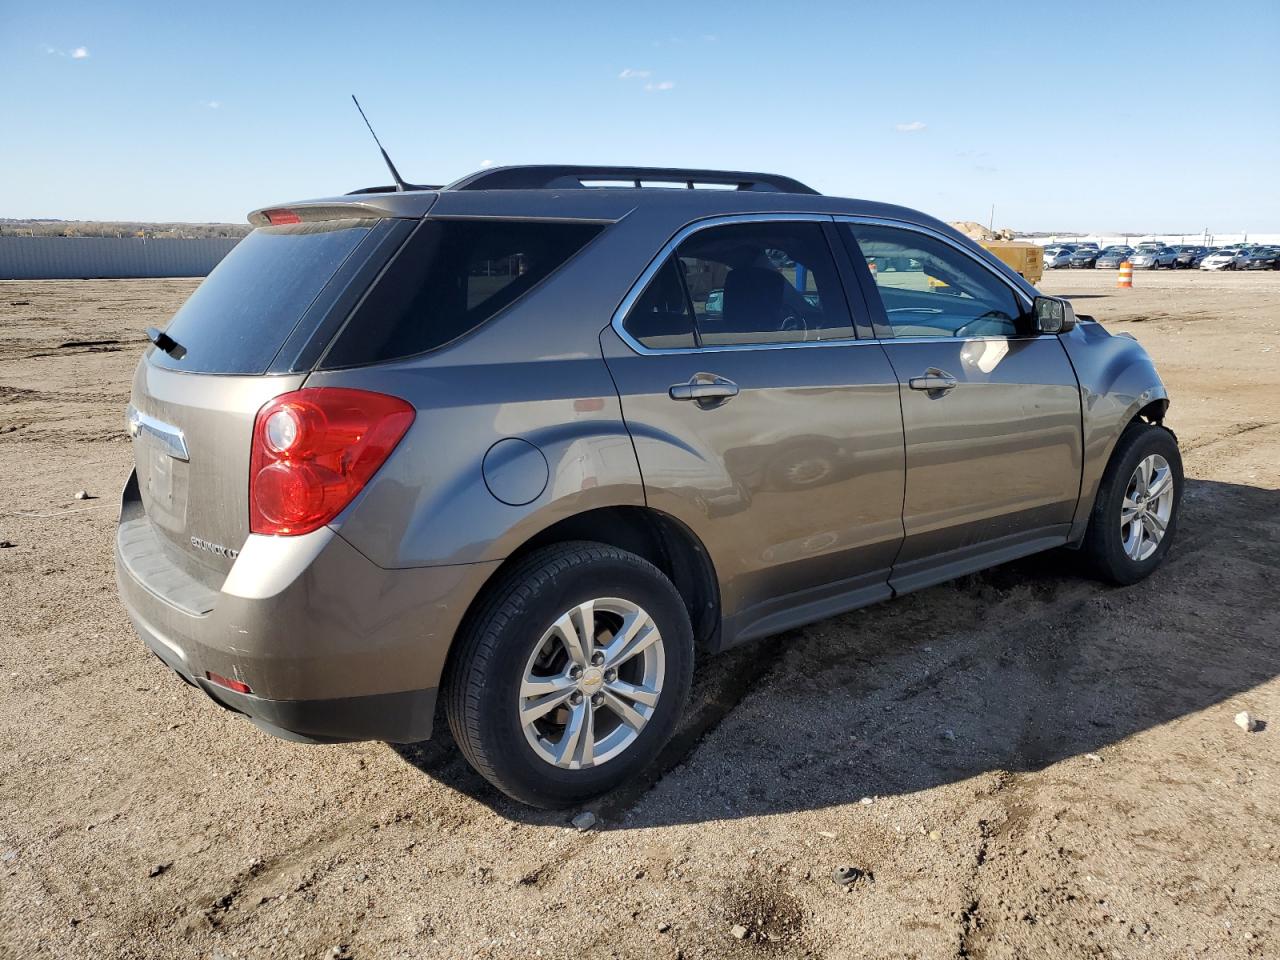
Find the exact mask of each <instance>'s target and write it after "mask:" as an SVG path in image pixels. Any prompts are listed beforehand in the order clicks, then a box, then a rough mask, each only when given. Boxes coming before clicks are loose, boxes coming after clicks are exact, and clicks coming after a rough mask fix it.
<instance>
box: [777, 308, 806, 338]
mask: <svg viewBox="0 0 1280 960" xmlns="http://www.w3.org/2000/svg"><path fill="white" fill-rule="evenodd" d="M778 330H779V331H781V332H783V333H791V332H793V331H796V330H799V331H801V332H802V333H803V334H804V336H803V337H802V339H804V340H808V339H809V324H808V323H806V322H805V319H804V317H802V316H800V314H798V313H788V314H787V315H786V316H785V317H783V318H782V325H781V326H779V327H778Z"/></svg>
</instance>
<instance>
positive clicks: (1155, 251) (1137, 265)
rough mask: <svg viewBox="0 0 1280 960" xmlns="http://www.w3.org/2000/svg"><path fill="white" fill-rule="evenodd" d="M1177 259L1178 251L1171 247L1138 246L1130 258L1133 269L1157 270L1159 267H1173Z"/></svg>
mask: <svg viewBox="0 0 1280 960" xmlns="http://www.w3.org/2000/svg"><path fill="white" fill-rule="evenodd" d="M1177 261H1178V251H1177V250H1175V249H1173V247H1146V248H1145V249H1144V248H1143V247H1138V252H1137V253H1135V254H1134V255H1133V256H1132V257H1131V258H1130V261H1129V262H1130V263H1132V264H1133V266H1134V269H1138V270H1159V269H1160V268H1161V267H1168V268H1169V269H1171V270H1172V269H1173V267H1174V264H1176V263H1177Z"/></svg>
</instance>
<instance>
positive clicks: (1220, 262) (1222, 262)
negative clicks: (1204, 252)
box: [1200, 248, 1249, 270]
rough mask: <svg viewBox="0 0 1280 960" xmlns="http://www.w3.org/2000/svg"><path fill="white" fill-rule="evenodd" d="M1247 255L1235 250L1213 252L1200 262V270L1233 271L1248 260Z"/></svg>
mask: <svg viewBox="0 0 1280 960" xmlns="http://www.w3.org/2000/svg"><path fill="white" fill-rule="evenodd" d="M1248 256H1249V255H1248V254H1247V253H1244V252H1242V251H1241V250H1239V249H1238V248H1237V249H1234V250H1232V249H1224V250H1214V251H1213V252H1212V253H1210V254H1209V255H1208V256H1207V257H1205V258H1204V259H1203V260H1201V261H1200V269H1201V270H1235V269H1237V268H1239V266H1240V264H1241V263H1243V262H1244V261H1245V260H1247V259H1248Z"/></svg>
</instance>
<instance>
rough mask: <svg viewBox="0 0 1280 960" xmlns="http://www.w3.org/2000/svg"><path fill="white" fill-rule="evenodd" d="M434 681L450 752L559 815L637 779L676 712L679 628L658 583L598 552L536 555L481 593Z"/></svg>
mask: <svg viewBox="0 0 1280 960" xmlns="http://www.w3.org/2000/svg"><path fill="white" fill-rule="evenodd" d="M458 643H459V647H458V649H457V650H456V651H455V654H454V657H453V659H452V661H451V663H450V669H449V672H448V677H447V679H446V692H445V707H446V712H447V715H448V718H449V726H450V729H451V730H452V731H453V736H454V739H455V740H457V742H458V745H459V747H460V748H461V749H462V752H463V755H464V756H465V757H466V758H467V760H468V761H469V762H470V763H471V765H472V766H473V767H475V769H476V770H477V771H478V772H479V773H480V774H481V775H482V776H483V777H485V779H487V780H488V781H489V782H490V783H492V784H493V785H494V786H496V787H497V788H498V789H499V790H501V791H502V792H503V793H506V794H507V795H508V796H510V797H513V798H514V799H516V800H520V801H522V802H524V803H528V804H531V805H533V806H536V807H544V808H555V807H564V806H570V805H572V804H575V803H579V802H581V801H583V800H587V799H589V798H591V797H594V796H597V795H598V794H601V793H605V792H607V791H609V790H612V789H613V788H615V787H617V786H619V785H620V784H622V783H623V782H625V781H626V780H628V779H630V778H632V777H633V776H635V775H636V774H638V773H639V772H640V771H641V770H642V769H643V768H644V767H645V766H647V765H648V764H649V763H650V761H652V760H653V758H654V756H655V755H656V754H657V753H658V751H659V750H660V749H661V748H662V746H663V744H665V743H666V742H667V740H668V738H669V737H670V736H671V733H672V732H673V731H674V729H675V726H676V723H677V722H678V721H679V719H680V715H681V713H682V712H683V710H684V705H685V701H686V700H687V699H688V696H689V688H690V685H691V682H692V676H693V656H694V648H693V630H692V628H691V626H690V624H689V614H688V611H687V610H686V608H685V605H684V602H683V600H682V599H681V597H680V594H679V593H678V592H677V591H676V589H675V587H674V586H673V585H672V583H671V581H670V580H668V579H667V578H666V577H665V576H664V575H663V574H662V572H661V571H659V570H658V569H657V568H656V567H654V566H653V565H652V564H650V563H649V562H647V561H646V560H643V559H641V558H640V557H638V556H636V555H634V554H631V553H627V552H626V551H624V550H619V549H617V548H615V547H610V546H606V545H604V544H599V543H590V542H584V541H580V542H574V543H564V544H556V545H553V546H550V547H545V548H543V549H540V550H536V551H534V552H533V553H531V554H530V555H529V556H528V557H526V558H525V559H524V560H523V561H521V562H519V563H518V564H517V565H516V566H515V567H513V568H512V570H511V571H510V572H508V573H507V574H505V575H504V576H502V578H501V579H500V580H499V581H498V582H496V583H494V584H493V585H492V586H491V587H490V588H489V589H488V590H487V592H486V595H485V597H484V598H483V599H482V601H481V603H480V605H479V608H478V610H477V611H476V612H475V613H474V614H473V615H472V616H471V617H470V618H469V620H468V623H467V625H466V626H465V627H464V628H463V631H462V633H461V634H460V635H459V638H458Z"/></svg>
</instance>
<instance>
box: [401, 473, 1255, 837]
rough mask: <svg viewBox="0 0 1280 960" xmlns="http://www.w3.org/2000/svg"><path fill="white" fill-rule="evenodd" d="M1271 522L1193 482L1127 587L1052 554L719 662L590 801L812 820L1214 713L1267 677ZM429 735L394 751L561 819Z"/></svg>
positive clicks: (489, 799) (475, 791)
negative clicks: (638, 768)
mask: <svg viewBox="0 0 1280 960" xmlns="http://www.w3.org/2000/svg"><path fill="white" fill-rule="evenodd" d="M1277 516H1280V491H1276V490H1266V489H1261V488H1258V487H1250V486H1244V485H1238V484H1226V483H1218V482H1213V481H1204V480H1190V481H1189V482H1188V488H1187V492H1186V497H1185V500H1184V509H1183V514H1182V524H1181V529H1180V530H1179V532H1178V540H1177V541H1176V543H1175V545H1174V548H1173V550H1172V551H1171V552H1170V555H1169V558H1168V560H1167V562H1166V563H1165V565H1164V566H1163V567H1162V568H1161V570H1159V571H1158V572H1157V573H1156V574H1155V575H1153V576H1152V577H1151V578H1149V579H1148V580H1146V581H1144V582H1142V583H1139V584H1136V585H1134V586H1132V587H1127V588H1113V587H1107V586H1104V585H1102V584H1099V583H1096V582H1094V581H1091V580H1087V579H1084V578H1083V577H1081V576H1079V575H1077V574H1076V573H1074V572H1072V568H1073V563H1072V557H1073V555H1072V554H1069V553H1066V552H1065V551H1063V552H1058V553H1054V554H1046V555H1041V556H1038V557H1032V558H1028V559H1026V560H1023V561H1018V562H1016V563H1011V564H1007V565H1005V566H1003V567H998V568H996V569H994V570H990V571H986V572H984V573H981V574H976V575H973V576H969V577H965V578H962V579H961V580H959V581H956V582H954V583H950V584H944V585H941V586H938V587H934V588H931V589H929V590H925V591H921V592H920V593H917V594H911V595H909V596H906V597H901V598H899V599H897V600H893V601H889V602H886V603H882V604H879V605H877V606H875V607H871V608H867V609H865V610H861V611H856V612H854V613H851V614H846V615H844V616H840V617H836V618H833V619H830V620H826V621H822V622H820V623H817V624H813V625H811V626H809V627H806V628H803V629H800V630H795V631H791V632H789V633H787V634H783V635H781V636H779V637H774V638H770V639H768V640H765V641H762V642H760V643H757V644H753V645H749V646H747V647H745V648H742V649H738V650H734V651H730V652H729V653H727V654H725V655H723V656H722V657H718V658H715V659H713V660H710V661H708V662H707V663H706V664H704V666H703V667H702V668H701V669H700V670H699V672H698V677H697V680H696V683H695V690H694V695H693V698H692V703H691V707H690V710H689V712H688V715H687V718H686V720H685V722H684V724H683V726H682V728H681V730H680V731H679V732H678V734H677V736H676V737H675V738H674V740H673V741H672V743H671V744H670V745H669V746H668V748H667V749H666V750H665V751H664V752H663V754H662V755H661V756H660V757H659V759H658V761H657V762H656V763H655V764H654V765H653V766H652V767H651V769H650V770H649V771H647V772H646V774H645V775H644V776H642V777H641V778H640V780H638V781H637V782H636V783H633V784H631V785H628V786H624V787H623V788H621V789H620V790H618V791H615V792H614V793H613V794H610V795H609V796H606V797H604V798H601V799H600V800H598V801H595V802H593V803H591V804H589V805H588V809H591V810H593V811H595V812H596V813H597V814H598V816H599V818H600V824H601V827H602V828H603V829H611V828H617V829H626V828H634V827H644V826H655V825H663V824H676V823H696V822H704V821H711V820H722V819H725V818H735V817H746V816H759V815H763V814H773V813H783V812H788V811H794V810H813V809H821V808H824V807H828V806H833V805H842V804H849V803H856V802H857V801H858V800H859V799H860V798H862V797H883V796H892V795H896V794H905V793H910V792H914V791H918V790H924V789H928V788H930V787H934V786H938V785H942V784H947V783H953V782H956V781H960V780H964V779H966V778H969V777H973V776H975V775H978V774H981V773H984V772H989V771H1008V772H1013V773H1017V772H1025V771H1036V770H1041V769H1043V768H1045V767H1047V766H1049V765H1051V764H1054V763H1058V762H1060V761H1063V760H1066V759H1069V758H1072V757H1077V756H1084V755H1087V754H1092V753H1098V752H1100V751H1102V750H1105V749H1106V748H1107V747H1109V746H1111V745H1112V744H1116V743H1118V742H1120V741H1122V740H1124V739H1126V738H1128V737H1130V736H1132V735H1133V734H1135V733H1139V732H1141V731H1143V730H1147V729H1149V728H1151V727H1155V726H1158V725H1160V724H1164V723H1167V722H1169V721H1171V720H1176V719H1177V718H1179V717H1184V716H1187V715H1188V714H1192V713H1195V712H1197V711H1200V710H1204V709H1205V708H1207V707H1211V706H1214V705H1215V704H1220V703H1222V702H1223V701H1226V700H1229V699H1231V698H1233V697H1236V696H1238V695H1241V694H1243V693H1245V692H1247V691H1248V690H1250V689H1251V688H1253V687H1255V686H1257V685H1258V684H1261V683H1264V682H1266V681H1268V680H1270V679H1272V678H1273V677H1275V676H1276V675H1277V673H1278V672H1280V610H1278V609H1277V608H1276V606H1275V605H1274V604H1270V603H1265V602H1262V601H1263V598H1265V597H1268V596H1274V594H1275V589H1276V571H1277V570H1280V538H1277V537H1276V536H1275V524H1276V520H1275V518H1276V517H1277ZM1224 531H1231V534H1230V535H1229V536H1228V535H1226V534H1224ZM1263 719H1264V720H1265V719H1267V718H1263ZM1271 719H1274V718H1271ZM1228 722H1229V721H1228ZM437 732H438V737H437V739H435V740H433V741H431V742H429V743H424V744H412V745H408V746H400V747H396V748H395V749H396V750H397V752H398V753H399V754H400V756H401V757H403V758H404V759H405V760H406V761H407V762H409V763H411V764H413V765H414V766H416V767H417V768H418V769H420V770H421V771H422V772H423V773H425V774H427V775H428V776H431V777H433V778H435V779H437V780H439V781H441V782H442V783H444V784H446V785H448V786H450V787H452V788H453V789H455V790H458V791H459V792H462V793H464V794H467V795H469V796H471V797H473V798H475V799H476V800H477V801H479V802H481V803H484V804H486V805H487V806H489V807H491V808H492V809H494V810H495V812H497V813H499V814H501V815H502V816H504V817H508V818H510V819H512V820H519V821H523V822H529V823H555V824H562V823H564V822H565V818H566V814H565V813H564V812H551V813H548V812H545V811H536V810H532V809H530V808H528V807H525V806H523V805H521V804H517V803H514V802H512V801H510V800H508V799H507V798H506V797H505V796H503V795H502V794H500V793H499V792H498V791H496V790H495V789H493V788H492V787H490V786H489V785H488V784H487V783H486V782H485V781H484V780H483V779H482V778H481V777H479V776H478V775H477V774H475V773H474V772H473V771H472V770H471V769H470V767H468V766H467V764H466V762H465V761H464V760H463V759H462V758H461V756H460V754H459V753H458V751H457V749H456V748H455V746H454V745H453V743H452V742H451V740H450V739H449V737H448V726H447V724H445V723H444V722H443V718H440V722H439V725H438V727H437Z"/></svg>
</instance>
